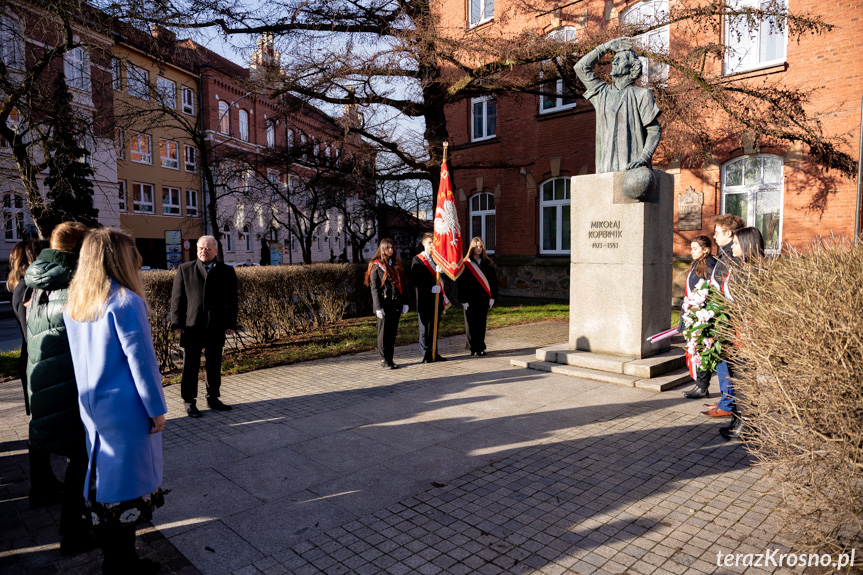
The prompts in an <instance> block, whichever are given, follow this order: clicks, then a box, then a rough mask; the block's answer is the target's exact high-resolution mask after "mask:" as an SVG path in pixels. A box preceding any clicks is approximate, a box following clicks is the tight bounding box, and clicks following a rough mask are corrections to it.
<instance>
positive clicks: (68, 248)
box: [51, 222, 90, 253]
mask: <svg viewBox="0 0 863 575" xmlns="http://www.w3.org/2000/svg"><path fill="white" fill-rule="evenodd" d="M89 231H90V228H88V227H87V226H85V225H84V224H82V223H81V222H63V223H62V224H60V225H58V226H57V227H56V228H54V231H53V232H51V249H53V250H60V251H64V252H75V253H78V251H79V250H80V249H81V242H82V241H83V240H84V236H86V235H87V232H89Z"/></svg>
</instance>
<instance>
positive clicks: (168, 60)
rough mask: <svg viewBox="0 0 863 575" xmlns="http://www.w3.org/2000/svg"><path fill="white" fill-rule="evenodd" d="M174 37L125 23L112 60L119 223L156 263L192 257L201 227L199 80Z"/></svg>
mask: <svg viewBox="0 0 863 575" xmlns="http://www.w3.org/2000/svg"><path fill="white" fill-rule="evenodd" d="M161 34H165V32H164V31H161ZM172 40H173V38H161V39H160V38H159V34H156V33H154V36H149V35H146V34H143V33H140V32H138V31H128V32H127V36H125V37H122V38H119V39H118V40H117V41H116V43H115V45H114V47H113V60H112V64H111V81H112V92H113V95H114V110H115V147H116V154H117V185H118V197H119V198H120V223H121V226H122V228H123V230H124V231H125V232H126V233H128V234H130V235H131V236H132V237H134V238H135V243H136V245H137V247H138V250H139V251H140V252H141V255H142V256H143V260H144V265H145V266H149V267H151V268H154V269H171V268H174V267H176V266H178V265H179V264H180V263H183V262H186V261H190V260H191V259H194V258H195V242H196V240H197V239H198V237H200V236H201V234H202V231H201V230H202V216H203V198H202V185H201V158H200V157H199V154H200V152H199V150H198V149H197V148H196V146H195V144H194V141H193V140H192V134H194V131H195V130H197V129H199V126H198V118H199V115H200V103H199V99H198V97H199V94H200V90H199V81H198V76H197V75H196V74H195V72H194V69H195V68H194V65H193V63H192V59H191V56H190V55H189V56H187V53H186V52H185V51H183V50H182V49H181V48H177V47H176V44H175V42H173V41H172ZM153 54H156V55H157V56H153ZM187 242H188V243H187Z"/></svg>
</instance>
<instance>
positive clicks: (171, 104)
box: [156, 76, 177, 110]
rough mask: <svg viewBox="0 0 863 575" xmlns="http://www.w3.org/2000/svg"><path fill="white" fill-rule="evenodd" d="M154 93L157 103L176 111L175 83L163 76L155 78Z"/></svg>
mask: <svg viewBox="0 0 863 575" xmlns="http://www.w3.org/2000/svg"><path fill="white" fill-rule="evenodd" d="M156 92H157V93H158V94H159V103H160V104H162V105H163V106H165V107H166V108H170V109H172V110H176V109H177V83H176V82H174V81H173V80H169V79H168V78H165V77H164V76H156Z"/></svg>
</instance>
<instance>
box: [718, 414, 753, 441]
mask: <svg viewBox="0 0 863 575" xmlns="http://www.w3.org/2000/svg"><path fill="white" fill-rule="evenodd" d="M745 427H746V424H745V423H744V421H743V418H742V417H740V416H735V418H734V421H732V422H731V425H730V426H728V427H721V428H720V429H719V435H721V436H722V437H723V438H725V440H726V441H735V440H738V441H739V440H740V439H741V437H742V435H743V430H744V429H745Z"/></svg>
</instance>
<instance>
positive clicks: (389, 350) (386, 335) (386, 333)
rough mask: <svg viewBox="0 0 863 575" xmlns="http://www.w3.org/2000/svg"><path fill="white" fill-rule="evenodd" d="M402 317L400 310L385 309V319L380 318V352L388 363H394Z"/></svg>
mask: <svg viewBox="0 0 863 575" xmlns="http://www.w3.org/2000/svg"><path fill="white" fill-rule="evenodd" d="M401 315H402V313H401V310H400V309H398V308H394V309H386V308H384V317H383V318H378V351H379V352H380V354H381V357H382V358H383V359H384V361H385V362H387V363H392V362H393V353H394V352H395V348H396V335H397V334H398V331H399V318H400V317H401Z"/></svg>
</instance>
